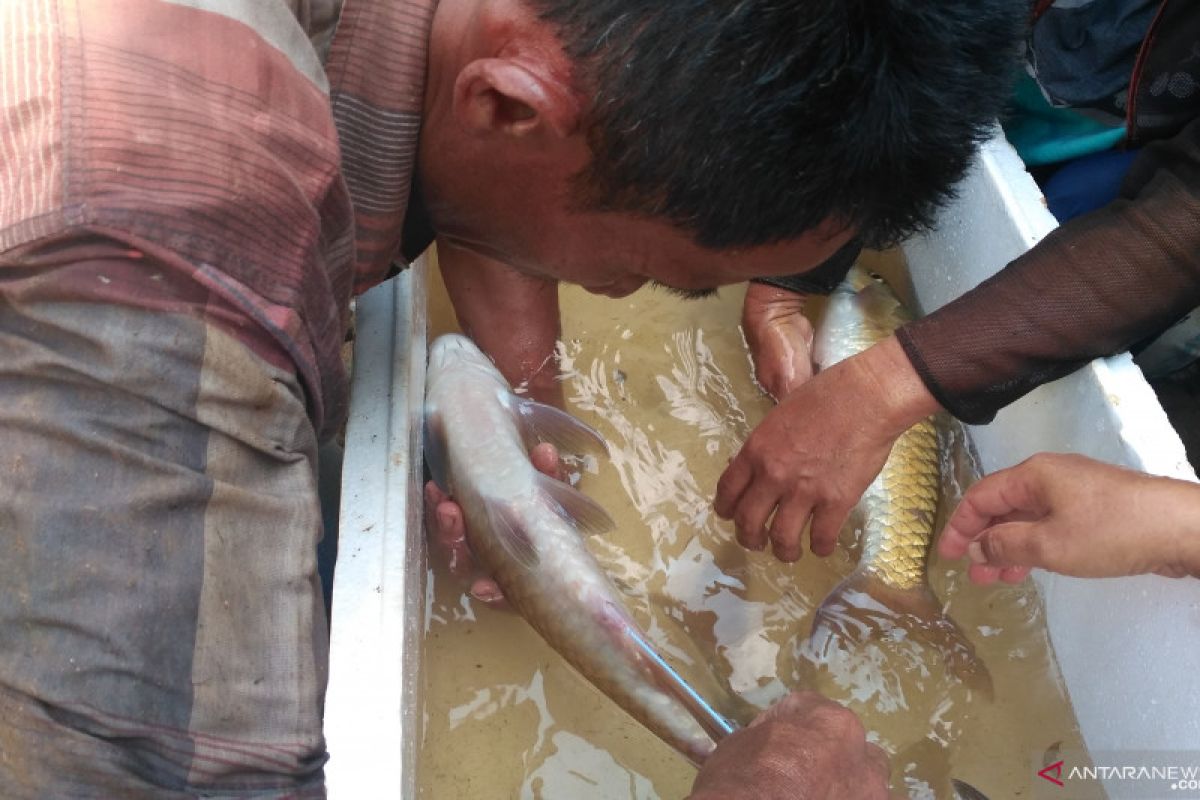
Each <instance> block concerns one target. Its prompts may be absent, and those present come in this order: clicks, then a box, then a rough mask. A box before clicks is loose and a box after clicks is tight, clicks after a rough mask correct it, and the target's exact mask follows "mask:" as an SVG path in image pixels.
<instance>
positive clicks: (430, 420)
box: [422, 409, 450, 494]
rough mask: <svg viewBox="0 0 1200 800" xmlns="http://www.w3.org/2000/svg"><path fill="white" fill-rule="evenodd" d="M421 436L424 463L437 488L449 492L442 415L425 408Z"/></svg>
mask: <svg viewBox="0 0 1200 800" xmlns="http://www.w3.org/2000/svg"><path fill="white" fill-rule="evenodd" d="M422 438H423V440H424V441H423V444H424V450H425V463H426V464H428V465H429V474H430V475H432V476H433V482H434V483H436V484H437V485H438V488H439V489H441V490H442V491H443V492H446V493H447V494H449V493H450V483H449V477H450V464H449V461H448V459H447V456H446V426H445V424H444V423H443V421H442V415H441V414H439V413H438V412H436V411H433V410H429V409H427V410H426V412H425V425H424V426H423V428H422Z"/></svg>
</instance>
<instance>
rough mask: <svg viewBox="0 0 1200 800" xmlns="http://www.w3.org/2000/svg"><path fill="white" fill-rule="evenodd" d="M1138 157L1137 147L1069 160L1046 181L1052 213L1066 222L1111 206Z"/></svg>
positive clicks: (1043, 189) (1045, 187)
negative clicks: (1135, 148)
mask: <svg viewBox="0 0 1200 800" xmlns="http://www.w3.org/2000/svg"><path fill="white" fill-rule="evenodd" d="M1137 156H1138V151H1137V150H1104V151H1102V152H1099V153H1092V154H1091V155H1086V156H1083V157H1082V158H1076V159H1074V160H1072V161H1069V162H1067V163H1066V164H1064V165H1063V166H1062V168H1061V169H1058V170H1055V171H1054V173H1053V174H1052V175H1050V176H1049V177H1048V178H1046V179H1045V180H1044V181H1043V182H1042V193H1043V194H1044V195H1046V206H1047V207H1048V208H1049V209H1050V213H1051V214H1053V215H1054V218H1055V219H1056V220H1058V221H1059V222H1066V221H1067V220H1070V219H1074V218H1075V217H1078V216H1080V215H1082V214H1086V213H1088V212H1089V211H1095V210H1096V209H1098V208H1101V207H1103V206H1106V205H1108V204H1109V203H1110V202H1112V201H1113V200H1115V199H1116V198H1117V194H1118V193H1119V192H1120V190H1121V184H1122V183H1123V182H1124V180H1125V176H1126V174H1128V172H1129V168H1130V166H1132V165H1133V162H1134V160H1135V159H1136V158H1137Z"/></svg>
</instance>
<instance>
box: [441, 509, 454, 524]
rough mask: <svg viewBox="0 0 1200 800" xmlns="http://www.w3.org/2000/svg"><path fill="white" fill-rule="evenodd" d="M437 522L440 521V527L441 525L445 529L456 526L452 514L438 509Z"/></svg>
mask: <svg viewBox="0 0 1200 800" xmlns="http://www.w3.org/2000/svg"><path fill="white" fill-rule="evenodd" d="M437 520H438V525H440V526H441V527H443V528H449V527H450V526H451V525H453V524H454V515H453V514H451V513H450V512H449V511H443V510H441V509H438V512H437Z"/></svg>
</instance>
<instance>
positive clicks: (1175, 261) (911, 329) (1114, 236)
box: [898, 120, 1200, 424]
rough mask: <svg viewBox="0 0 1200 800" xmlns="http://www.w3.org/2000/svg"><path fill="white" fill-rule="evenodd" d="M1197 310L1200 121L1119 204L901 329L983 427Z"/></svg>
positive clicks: (938, 381)
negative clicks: (1051, 384)
mask: <svg viewBox="0 0 1200 800" xmlns="http://www.w3.org/2000/svg"><path fill="white" fill-rule="evenodd" d="M1197 305H1200V120H1196V121H1195V122H1193V123H1192V124H1191V125H1189V126H1188V127H1187V128H1185V129H1184V130H1183V131H1182V132H1181V133H1180V134H1179V135H1177V136H1176V137H1174V138H1173V139H1170V140H1166V141H1161V142H1156V143H1153V144H1150V145H1148V146H1147V147H1146V148H1145V149H1144V150H1143V152H1142V153H1141V154H1140V155H1139V156H1138V158H1137V159H1136V160H1135V161H1134V162H1133V165H1132V167H1131V168H1130V172H1129V174H1128V176H1127V177H1126V179H1125V181H1124V183H1123V184H1122V188H1121V193H1120V196H1119V197H1118V199H1117V200H1115V201H1113V202H1112V203H1110V204H1108V205H1107V206H1105V207H1103V208H1101V209H1098V210H1097V211H1094V212H1092V213H1090V214H1085V215H1083V216H1081V217H1078V218H1076V219H1073V220H1070V221H1069V222H1067V223H1065V224H1064V225H1062V226H1061V227H1060V228H1058V229H1057V230H1055V231H1053V232H1052V233H1050V235H1048V236H1047V237H1046V238H1045V239H1044V240H1043V241H1041V242H1040V243H1039V244H1037V245H1036V246H1035V247H1034V248H1033V249H1031V250H1030V251H1029V252H1027V253H1026V254H1025V255H1023V256H1021V257H1020V258H1018V259H1017V260H1016V261H1014V262H1012V263H1011V264H1009V265H1008V266H1007V267H1005V268H1004V269H1003V270H1001V271H1000V272H999V273H997V274H996V275H994V276H993V277H991V278H989V279H988V280H986V281H984V282H983V283H982V284H980V285H979V286H978V287H976V288H975V289H974V290H972V291H970V292H968V293H966V294H965V295H963V296H962V297H960V298H958V299H957V300H955V301H953V302H951V303H948V304H947V305H946V306H944V307H943V308H941V309H939V310H937V311H935V312H933V313H932V314H930V315H928V316H927V317H925V318H923V319H920V320H917V321H915V322H913V323H910V324H909V325H906V326H905V327H904V328H902V329H901V330H900V331H899V332H898V336H899V339H900V342H901V344H902V345H903V346H904V349H905V352H906V353H907V354H908V356H909V358H910V359H911V361H912V362H913V364H914V365H915V366H916V368H917V370H918V372H919V373H920V375H921V378H922V379H923V380H924V382H925V383H926V385H927V386H928V387H929V389H930V391H931V392H932V393H933V395H934V396H935V397H937V399H938V400H939V401H940V402H941V404H942V405H943V406H945V407H946V408H947V409H948V410H949V411H950V412H951V413H953V414H954V415H955V416H956V417H958V418H959V419H961V420H963V421H965V422H970V423H975V424H980V423H986V422H989V421H991V419H992V418H993V417H994V416H995V414H996V412H997V411H998V410H999V409H1000V408H1002V407H1004V406H1006V405H1008V404H1009V403H1011V402H1013V401H1014V400H1016V399H1017V398H1019V397H1021V396H1022V395H1024V394H1026V393H1027V392H1029V391H1030V390H1032V389H1034V388H1035V387H1037V386H1039V385H1041V384H1043V383H1047V382H1048V381H1051V380H1055V379H1056V378H1060V377H1062V376H1064V375H1066V374H1068V373H1070V372H1073V371H1074V370H1076V369H1078V368H1079V367H1081V366H1083V365H1084V364H1086V363H1087V362H1088V361H1090V360H1092V359H1093V358H1096V357H1098V356H1107V355H1112V354H1114V353H1118V352H1121V351H1123V350H1126V349H1128V348H1129V347H1130V346H1132V345H1134V344H1136V343H1138V342H1139V341H1141V340H1143V339H1145V338H1146V337H1148V336H1151V335H1153V334H1155V333H1157V332H1159V331H1161V330H1162V329H1163V328H1165V327H1167V326H1168V325H1170V324H1171V323H1173V322H1174V321H1176V320H1177V319H1179V318H1181V317H1182V316H1183V315H1184V314H1186V313H1187V312H1188V311H1190V310H1191V309H1193V308H1195V307H1196V306H1197Z"/></svg>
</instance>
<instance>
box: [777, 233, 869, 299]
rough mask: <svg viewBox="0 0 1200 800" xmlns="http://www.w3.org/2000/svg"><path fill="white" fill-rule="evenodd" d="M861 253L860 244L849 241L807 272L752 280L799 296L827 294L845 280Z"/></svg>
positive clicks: (855, 240) (855, 241) (854, 240)
mask: <svg viewBox="0 0 1200 800" xmlns="http://www.w3.org/2000/svg"><path fill="white" fill-rule="evenodd" d="M861 252H862V243H861V242H859V241H858V240H857V239H851V240H850V241H849V242H847V243H846V244H844V245H842V246H841V248H839V249H838V251H837V252H836V253H834V254H833V255H831V256H830V257H829V258H827V259H825V260H824V261H822V262H821V263H820V264H818V265H817V266H815V267H813V268H812V269H810V270H809V271H808V272H801V273H799V274H797V275H784V276H781V277H776V278H754V282H755V283H767V284H770V285H771V286H778V287H779V288H781V289H791V290H792V291H793V292H799V293H800V294H829V293H830V292H832V291H833V290H834V289H836V288H837V285H838V284H839V283H841V282H842V281H843V280H844V279H845V278H846V273H847V272H849V271H850V267H851V266H852V265H853V264H854V261H855V259H857V258H858V254H859V253H861Z"/></svg>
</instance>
